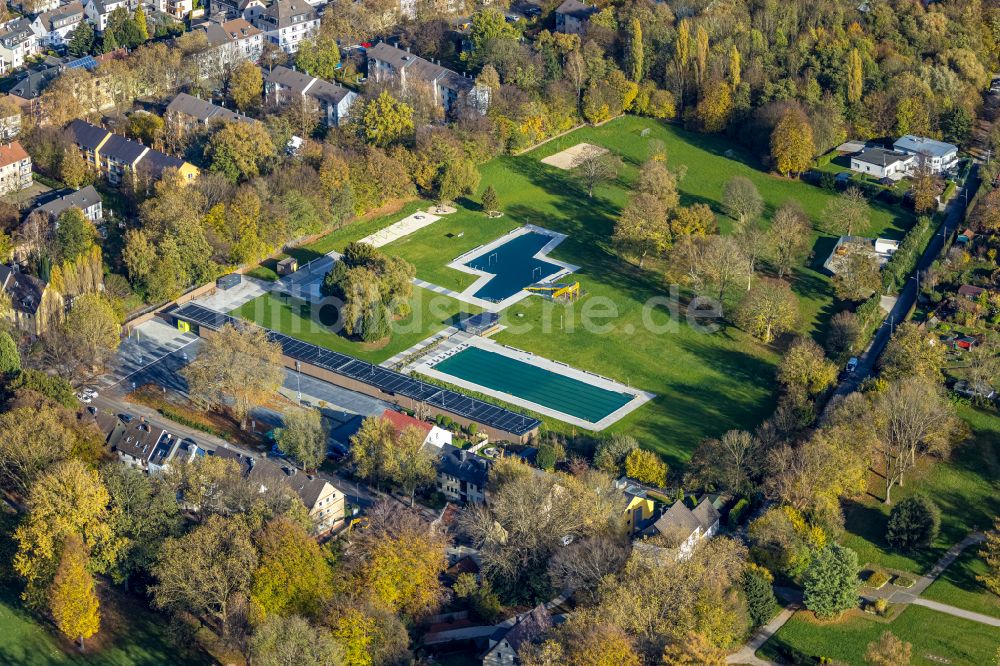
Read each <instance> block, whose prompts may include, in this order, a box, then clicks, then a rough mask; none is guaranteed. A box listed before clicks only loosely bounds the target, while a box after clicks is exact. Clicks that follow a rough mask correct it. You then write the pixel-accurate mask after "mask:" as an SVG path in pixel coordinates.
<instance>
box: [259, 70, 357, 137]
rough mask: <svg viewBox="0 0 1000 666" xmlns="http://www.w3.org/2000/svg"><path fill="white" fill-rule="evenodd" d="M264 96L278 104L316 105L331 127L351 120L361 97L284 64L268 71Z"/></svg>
mask: <svg viewBox="0 0 1000 666" xmlns="http://www.w3.org/2000/svg"><path fill="white" fill-rule="evenodd" d="M264 95H265V97H266V98H267V101H268V103H269V104H272V105H274V106H287V105H288V104H290V103H292V102H298V101H306V102H308V103H311V104H314V105H315V106H316V108H317V110H318V111H319V113H320V116H321V118H322V121H323V124H324V125H326V126H327V127H336V126H338V125H340V124H341V123H343V122H344V121H345V120H347V118H348V117H349V116H350V110H351V105H352V104H353V103H354V101H355V100H357V98H358V95H357V93H355V92H354V91H353V90H348V89H347V88H345V87H344V86H342V85H339V84H335V83H330V82H329V81H324V80H323V79H317V78H316V77H314V76H309V75H308V74H306V73H304V72H299V71H296V70H295V69H289V68H288V67H284V66H281V65H279V66H277V67H275V68H274V69H272V70H271V71H270V72H268V73H267V77H266V78H265V79H264Z"/></svg>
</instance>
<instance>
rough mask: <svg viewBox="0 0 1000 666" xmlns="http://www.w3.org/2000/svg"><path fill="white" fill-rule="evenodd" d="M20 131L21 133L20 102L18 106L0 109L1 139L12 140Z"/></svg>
mask: <svg viewBox="0 0 1000 666" xmlns="http://www.w3.org/2000/svg"><path fill="white" fill-rule="evenodd" d="M15 104H16V102H15ZM5 108H6V107H5ZM20 133H21V108H20V105H19V104H18V105H16V106H12V107H10V109H9V110H6V111H0V141H12V140H13V139H14V138H15V137H17V135H18V134H20Z"/></svg>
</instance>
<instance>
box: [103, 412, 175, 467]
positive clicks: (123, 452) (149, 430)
mask: <svg viewBox="0 0 1000 666" xmlns="http://www.w3.org/2000/svg"><path fill="white" fill-rule="evenodd" d="M161 440H166V441H170V433H168V432H167V431H166V430H164V429H163V428H161V427H159V426H154V425H153V424H151V423H148V422H146V420H145V419H141V420H138V421H132V422H131V423H122V424H121V427H118V426H116V429H115V431H114V432H113V433H112V434H111V436H110V438H109V440H108V443H109V444H110V446H111V452H112V453H115V454H117V456H118V459H119V460H121V461H122V462H123V463H125V464H126V465H129V466H130V467H138V468H140V469H142V470H147V469H149V461H150V460H151V459H152V457H153V455H154V453H155V452H156V450H157V447H158V445H159V444H160V441H161Z"/></svg>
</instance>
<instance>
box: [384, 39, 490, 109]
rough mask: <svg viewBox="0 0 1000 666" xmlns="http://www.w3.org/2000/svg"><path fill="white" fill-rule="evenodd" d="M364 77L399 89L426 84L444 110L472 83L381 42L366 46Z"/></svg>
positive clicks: (452, 105) (473, 84) (455, 101)
mask: <svg viewBox="0 0 1000 666" xmlns="http://www.w3.org/2000/svg"><path fill="white" fill-rule="evenodd" d="M368 78H369V79H371V80H373V81H376V82H383V81H394V82H397V83H398V84H399V86H400V88H402V89H403V90H406V88H407V86H412V85H421V84H422V85H426V86H428V87H429V88H430V90H431V93H432V95H433V97H434V102H435V103H436V104H437V105H438V106H440V107H442V108H443V109H444V111H445V112H446V113H447V112H449V111H451V110H452V109H453V108H454V107H455V105H456V104H457V103H458V101H459V99H460V98H461V97H462V96H464V95H467V94H468V93H470V92H471V91H472V89H473V88H475V85H476V84H475V82H474V81H473V80H472V79H471V78H469V77H467V76H462V75H461V74H459V73H458V72H454V71H452V70H450V69H448V68H447V67H443V66H441V65H439V64H437V63H435V62H431V61H430V60H425V59H424V58H421V57H420V56H418V55H415V54H413V53H410V52H409V50H405V51H404V50H403V49H400V48H396V47H395V46H391V45H389V44H387V43H385V42H379V43H378V44H376V45H375V46H373V47H371V48H370V49H368Z"/></svg>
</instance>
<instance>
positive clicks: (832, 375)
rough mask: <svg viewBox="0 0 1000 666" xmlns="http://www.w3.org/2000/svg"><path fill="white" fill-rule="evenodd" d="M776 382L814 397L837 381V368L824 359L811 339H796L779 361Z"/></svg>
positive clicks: (818, 347)
mask: <svg viewBox="0 0 1000 666" xmlns="http://www.w3.org/2000/svg"><path fill="white" fill-rule="evenodd" d="M778 381H780V382H781V383H782V384H784V385H785V386H797V387H801V388H803V389H805V390H806V391H807V392H808V393H809V394H810V395H816V394H818V393H822V392H823V391H825V390H826V389H827V388H829V387H830V386H832V385H833V384H834V382H836V381H837V366H836V365H835V364H834V363H833V362H832V361H830V360H828V359H827V358H826V356H825V355H824V354H823V350H822V349H821V348H820V346H819V345H818V344H816V342H815V341H814V340H813V339H812V338H798V339H796V341H795V342H794V343H792V346H791V347H789V349H788V351H787V352H785V356H784V358H782V359H781V365H780V366H779V367H778Z"/></svg>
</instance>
